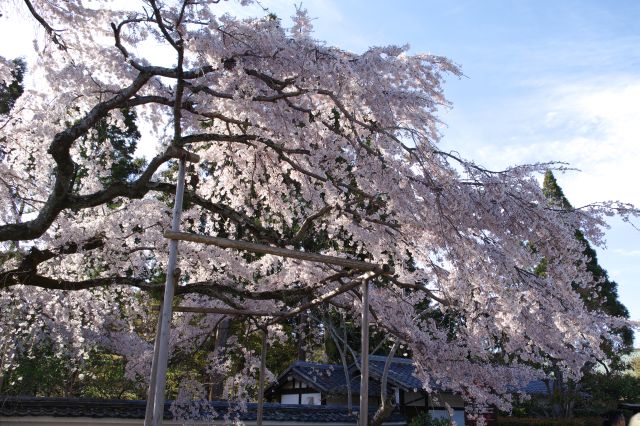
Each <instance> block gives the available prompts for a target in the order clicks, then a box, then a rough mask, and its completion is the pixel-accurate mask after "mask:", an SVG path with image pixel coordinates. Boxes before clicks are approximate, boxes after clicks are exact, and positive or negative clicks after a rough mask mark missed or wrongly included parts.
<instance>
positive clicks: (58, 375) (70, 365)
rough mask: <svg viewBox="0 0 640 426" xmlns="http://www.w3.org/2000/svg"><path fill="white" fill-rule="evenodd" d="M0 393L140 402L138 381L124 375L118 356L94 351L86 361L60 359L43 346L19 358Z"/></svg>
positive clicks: (121, 360) (140, 389)
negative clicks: (133, 400)
mask: <svg viewBox="0 0 640 426" xmlns="http://www.w3.org/2000/svg"><path fill="white" fill-rule="evenodd" d="M3 379H4V380H2V388H1V389H0V394H2V395H11V396H20V395H28V396H40V397H84V398H105V399H143V398H144V396H145V389H144V387H143V386H142V384H141V383H140V382H137V381H134V380H130V379H129V378H127V377H126V376H125V361H124V359H123V358H122V357H121V356H118V355H114V354H110V353H108V352H104V351H94V352H92V353H91V354H90V356H89V357H88V358H87V359H86V360H82V361H78V360H73V359H70V358H68V357H60V356H58V355H56V354H54V353H53V351H52V349H51V346H50V345H48V344H43V345H41V346H39V347H38V348H36V349H35V350H34V351H33V352H32V353H31V354H30V355H28V356H27V355H24V356H21V357H20V358H19V359H18V367H17V368H16V369H15V370H13V371H11V372H10V373H9V374H6V375H5V376H4V378H3Z"/></svg>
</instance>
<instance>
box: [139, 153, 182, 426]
mask: <svg viewBox="0 0 640 426" xmlns="http://www.w3.org/2000/svg"><path fill="white" fill-rule="evenodd" d="M186 168H187V167H186V159H185V158H181V159H180V167H179V169H178V183H177V187H176V198H175V202H174V206H173V220H172V222H171V230H172V231H174V232H178V231H179V230H180V217H181V216H182V198H183V195H184V184H185V182H184V179H185V174H186ZM177 260H178V241H177V240H170V241H169V261H168V263H167V277H166V280H165V285H164V299H163V304H162V312H161V314H160V315H161V316H160V318H161V321H160V322H161V327H160V335H159V336H158V338H159V343H158V363H157V365H158V368H157V370H156V377H155V385H156V387H155V394H154V399H153V401H152V402H151V401H147V404H149V403H152V404H153V421H152V423H151V424H152V425H153V426H159V425H162V420H163V416H164V391H165V386H166V382H167V363H168V360H169V334H170V331H171V314H172V312H171V308H172V302H173V295H174V293H175V286H176V282H177V278H178V277H177V273H176V272H177V269H176V263H177Z"/></svg>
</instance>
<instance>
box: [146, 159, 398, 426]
mask: <svg viewBox="0 0 640 426" xmlns="http://www.w3.org/2000/svg"><path fill="white" fill-rule="evenodd" d="M185 152H186V151H185ZM187 154H188V153H187ZM187 160H198V157H197V156H196V155H194V156H193V157H189V156H188V155H184V156H181V157H180V168H179V171H178V185H177V188H176V198H175V205H174V211H173V220H172V224H171V231H166V232H165V233H164V236H165V238H167V239H169V240H170V242H169V262H168V265H167V279H166V282H165V293H164V299H163V303H162V305H161V308H160V313H159V316H158V328H157V330H156V333H157V334H156V341H155V345H154V357H153V363H152V368H151V371H152V373H151V380H150V385H149V394H148V398H147V411H146V416H145V426H158V425H162V420H163V414H164V401H165V400H164V396H165V395H164V391H165V385H166V374H167V363H168V345H169V331H170V328H171V315H172V300H173V296H174V293H175V286H176V283H177V279H178V274H179V269H177V268H176V263H177V254H178V241H191V242H195V243H201V244H208V245H215V246H218V247H221V248H230V249H236V250H244V251H249V252H253V253H262V254H271V255H275V256H280V257H287V258H293V259H299V260H304V261H309V262H316V263H323V264H329V265H337V266H342V267H344V268H349V269H354V270H359V271H364V272H365V273H364V274H363V275H361V276H360V277H358V278H359V279H356V280H354V281H353V282H351V283H349V284H346V285H343V286H340V287H338V288H337V289H334V290H332V291H330V292H328V293H326V294H324V295H322V296H319V297H317V298H315V299H314V300H312V301H311V302H308V303H305V304H303V305H301V306H298V307H297V308H294V309H292V310H290V311H287V312H264V311H250V310H239V309H230V308H200V307H189V306H183V307H178V308H176V311H178V312H194V313H220V314H225V315H246V316H264V317H274V320H272V321H271V322H269V323H267V324H266V325H265V329H264V330H263V333H264V334H263V339H262V353H261V362H260V378H259V383H258V385H259V395H258V424H261V423H262V414H263V406H264V374H265V371H264V370H265V368H266V367H265V362H266V346H267V331H266V326H268V325H269V324H273V323H275V322H278V321H279V320H281V319H283V318H288V317H290V316H293V315H297V314H299V313H300V312H302V311H304V310H306V309H309V308H310V307H313V306H314V305H317V304H319V303H323V302H325V301H327V300H329V299H331V298H333V297H335V296H337V295H339V294H341V293H344V292H346V291H348V290H351V289H353V288H355V287H357V286H358V285H362V325H361V327H362V333H361V334H362V371H361V372H362V376H361V380H360V386H361V391H360V421H359V423H360V425H362V426H367V422H368V408H369V407H368V403H369V401H368V400H369V398H368V385H369V280H370V279H371V277H373V276H375V275H390V274H393V273H394V270H393V268H392V267H389V266H388V265H377V264H373V263H369V262H363V261H359V260H354V259H345V258H341V257H337V256H327V255H321V254H318V253H309V252H303V251H298V250H291V249H285V248H281V247H273V246H268V245H264V244H257V243H251V242H247V241H239V240H230V239H227V238H219V237H211V236H205V235H198V234H191V233H186V232H179V230H180V217H181V215H182V201H183V196H184V185H185V182H184V178H185V172H186V161H187ZM149 404H152V408H151V407H150V406H149ZM150 415H152V417H151V418H150V417H149V416H150Z"/></svg>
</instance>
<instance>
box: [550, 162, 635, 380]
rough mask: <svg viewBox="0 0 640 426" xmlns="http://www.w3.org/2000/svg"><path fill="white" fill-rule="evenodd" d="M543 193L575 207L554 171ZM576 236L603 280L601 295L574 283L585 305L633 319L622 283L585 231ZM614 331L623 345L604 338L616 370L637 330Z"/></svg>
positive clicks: (564, 206)
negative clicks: (612, 274)
mask: <svg viewBox="0 0 640 426" xmlns="http://www.w3.org/2000/svg"><path fill="white" fill-rule="evenodd" d="M542 192H543V193H544V195H545V197H546V198H547V200H548V201H549V204H550V205H551V206H554V207H557V208H561V209H564V210H571V209H573V207H572V206H571V203H569V200H567V198H566V196H565V195H564V193H563V192H562V188H560V185H558V182H557V181H556V178H555V176H554V175H553V173H552V172H551V171H550V170H547V172H546V173H545V175H544V182H543V186H542ZM575 236H576V238H577V239H578V241H580V243H581V244H582V246H583V247H584V250H583V254H584V256H585V259H586V267H587V270H588V271H589V272H590V273H591V275H592V276H593V279H594V281H596V282H598V283H599V285H598V286H597V287H596V292H597V293H596V296H597V297H588V296H589V294H587V293H586V292H584V291H582V290H581V289H580V288H578V286H574V288H575V289H576V291H577V292H579V293H580V296H581V297H582V300H583V301H584V303H585V306H586V307H587V309H589V310H590V311H600V312H603V313H606V314H608V315H611V316H616V317H622V318H629V311H628V310H627V308H626V307H625V306H624V305H623V304H622V302H620V300H619V299H618V284H617V283H616V282H615V281H613V280H611V279H609V275H608V274H607V271H606V270H605V269H604V268H602V266H600V264H599V263H598V256H597V254H596V251H595V250H594V249H593V247H592V246H591V244H590V243H589V241H588V240H587V239H586V238H585V236H584V233H583V232H582V231H581V230H579V229H576V231H575ZM544 263H546V262H543V264H544ZM538 272H542V273H544V267H542V268H539V271H538ZM614 332H615V334H616V335H617V336H619V337H620V338H621V340H622V345H615V344H614V343H613V342H611V341H603V342H602V348H603V349H604V350H605V352H606V353H607V355H608V356H609V358H610V360H611V363H612V364H611V367H612V368H613V369H619V368H622V365H621V361H620V358H621V356H622V355H623V354H627V353H630V352H631V350H632V349H633V331H632V330H631V329H630V328H629V327H623V328H620V329H617V330H614Z"/></svg>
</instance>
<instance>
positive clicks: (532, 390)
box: [522, 380, 549, 395]
mask: <svg viewBox="0 0 640 426" xmlns="http://www.w3.org/2000/svg"><path fill="white" fill-rule="evenodd" d="M522 392H524V393H528V394H529V395H548V394H549V389H548V388H547V385H546V383H545V382H544V380H532V381H530V382H529V383H527V386H525V387H524V389H522Z"/></svg>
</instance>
